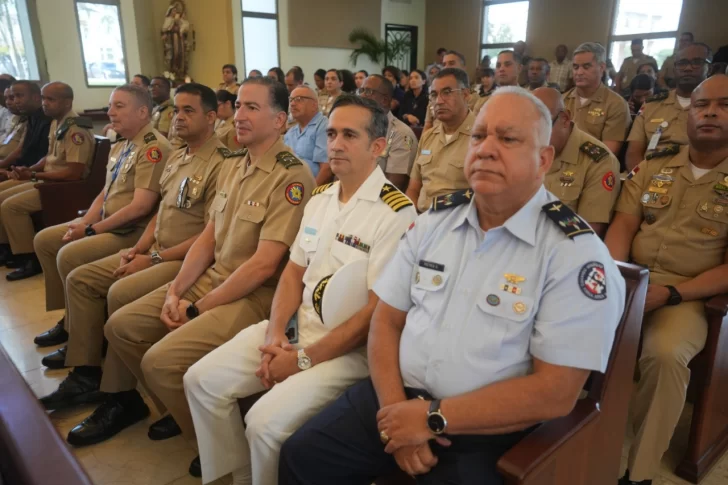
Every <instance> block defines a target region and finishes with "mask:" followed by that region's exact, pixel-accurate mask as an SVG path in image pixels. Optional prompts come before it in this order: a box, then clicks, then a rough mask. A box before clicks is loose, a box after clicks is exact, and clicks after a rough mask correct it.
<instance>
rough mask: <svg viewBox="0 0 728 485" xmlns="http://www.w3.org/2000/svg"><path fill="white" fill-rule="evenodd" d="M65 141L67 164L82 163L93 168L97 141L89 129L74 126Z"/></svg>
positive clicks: (64, 138)
mask: <svg viewBox="0 0 728 485" xmlns="http://www.w3.org/2000/svg"><path fill="white" fill-rule="evenodd" d="M63 140H64V141H65V142H66V163H82V164H84V165H86V166H87V167H91V162H92V161H93V156H94V145H95V141H94V136H93V134H92V133H91V132H90V131H89V130H88V129H86V128H79V127H78V126H72V127H71V128H70V129H69V130H68V133H66V136H65V137H63Z"/></svg>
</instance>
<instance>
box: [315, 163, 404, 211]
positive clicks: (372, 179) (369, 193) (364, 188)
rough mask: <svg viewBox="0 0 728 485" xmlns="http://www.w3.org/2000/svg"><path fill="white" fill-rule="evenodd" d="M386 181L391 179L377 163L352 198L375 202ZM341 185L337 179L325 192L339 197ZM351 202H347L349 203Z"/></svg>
mask: <svg viewBox="0 0 728 485" xmlns="http://www.w3.org/2000/svg"><path fill="white" fill-rule="evenodd" d="M385 183H389V180H387V177H385V175H384V172H382V169H381V168H380V167H379V165H377V166H376V167H375V168H374V170H373V171H372V173H370V174H369V176H368V177H367V179H366V180H365V181H364V183H363V184H361V186H360V187H359V188H358V189H357V191H356V193H354V195H353V196H352V197H351V200H353V199H362V200H368V201H371V202H374V201H376V200H377V199H379V197H380V196H381V194H382V187H383V186H384V184H385ZM340 186H341V182H340V181H336V182H335V183H334V184H333V185H331V187H329V188H328V189H326V190H324V191H323V193H324V194H328V195H335V196H337V197H338V195H339V190H340ZM395 190H396V189H395ZM351 200H349V202H351ZM349 202H347V204H348V203H349Z"/></svg>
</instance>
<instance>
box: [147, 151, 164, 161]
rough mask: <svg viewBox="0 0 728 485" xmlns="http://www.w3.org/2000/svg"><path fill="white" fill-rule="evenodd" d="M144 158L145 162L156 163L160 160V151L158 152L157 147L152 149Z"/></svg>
mask: <svg viewBox="0 0 728 485" xmlns="http://www.w3.org/2000/svg"><path fill="white" fill-rule="evenodd" d="M146 156H147V160H149V161H150V162H152V163H157V162H159V161H160V160H161V159H162V150H160V149H159V148H158V147H152V148H150V149H149V150H147V153H146Z"/></svg>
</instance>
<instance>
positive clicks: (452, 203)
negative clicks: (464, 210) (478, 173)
mask: <svg viewBox="0 0 728 485" xmlns="http://www.w3.org/2000/svg"><path fill="white" fill-rule="evenodd" d="M472 198H473V191H472V190H471V189H465V190H458V191H457V192H452V193H449V194H445V195H441V196H439V197H436V198H435V200H433V201H432V207H430V209H431V210H433V211H440V210H445V209H452V208H453V207H457V206H459V205H462V204H467V203H469V202H470V200H471V199H472Z"/></svg>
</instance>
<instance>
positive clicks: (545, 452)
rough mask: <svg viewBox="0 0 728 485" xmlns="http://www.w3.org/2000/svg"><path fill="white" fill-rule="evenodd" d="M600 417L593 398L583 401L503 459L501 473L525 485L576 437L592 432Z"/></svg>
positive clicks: (550, 422)
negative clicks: (529, 477)
mask: <svg viewBox="0 0 728 485" xmlns="http://www.w3.org/2000/svg"><path fill="white" fill-rule="evenodd" d="M599 414H600V413H599V408H598V403H597V402H596V401H594V400H593V399H590V398H585V399H581V400H579V401H578V402H577V403H576V406H575V407H574V409H573V410H572V411H571V413H570V414H569V415H568V416H564V417H563V418H559V419H554V420H552V421H548V422H546V423H544V424H542V425H541V426H539V427H538V428H537V429H536V430H534V431H533V432H532V433H531V434H529V435H528V436H526V437H525V438H523V439H522V440H521V441H520V442H519V443H518V444H517V445H516V446H514V447H513V448H511V449H510V450H508V451H507V452H506V453H505V454H504V455H503V456H501V458H500V459H499V460H498V472H499V473H500V474H501V475H503V476H504V477H505V478H506V479H508V480H510V482H522V481H524V480H525V479H526V477H527V476H528V475H529V474H531V473H532V472H534V471H535V470H536V469H537V468H538V467H539V466H540V465H541V464H542V463H544V462H546V461H547V460H548V459H550V458H552V457H553V455H554V454H555V453H556V452H558V450H559V448H560V447H562V446H563V445H565V444H566V443H568V442H569V441H570V440H572V439H573V438H574V436H575V435H577V434H579V433H582V432H585V433H588V432H590V431H591V428H592V426H595V425H596V424H597V422H598V421H597V418H598V417H599ZM564 458H565V459H567V458H568V457H566V456H565V457H564ZM508 480H507V482H508ZM510 482H508V483H510Z"/></svg>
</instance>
